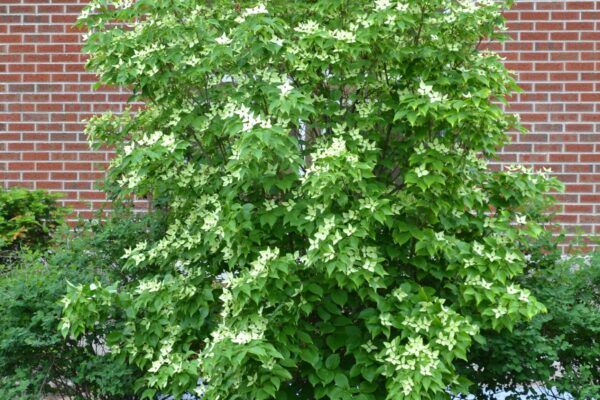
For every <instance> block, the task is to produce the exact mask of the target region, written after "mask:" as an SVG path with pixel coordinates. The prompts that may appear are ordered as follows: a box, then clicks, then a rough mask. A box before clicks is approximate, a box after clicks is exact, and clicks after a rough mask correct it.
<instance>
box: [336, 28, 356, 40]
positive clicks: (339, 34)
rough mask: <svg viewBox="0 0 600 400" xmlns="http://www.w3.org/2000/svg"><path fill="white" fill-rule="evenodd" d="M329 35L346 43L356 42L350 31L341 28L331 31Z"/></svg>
mask: <svg viewBox="0 0 600 400" xmlns="http://www.w3.org/2000/svg"><path fill="white" fill-rule="evenodd" d="M331 36H332V37H333V38H334V39H337V40H339V41H341V42H346V43H355V42H356V35H355V34H354V33H353V32H350V31H343V30H339V29H336V30H334V31H333V32H331Z"/></svg>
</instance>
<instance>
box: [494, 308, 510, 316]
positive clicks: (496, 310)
mask: <svg viewBox="0 0 600 400" xmlns="http://www.w3.org/2000/svg"><path fill="white" fill-rule="evenodd" d="M492 311H493V312H494V317H496V318H500V317H502V316H503V315H506V314H507V313H508V310H507V309H506V307H503V306H498V307H496V308H494V309H493V310H492Z"/></svg>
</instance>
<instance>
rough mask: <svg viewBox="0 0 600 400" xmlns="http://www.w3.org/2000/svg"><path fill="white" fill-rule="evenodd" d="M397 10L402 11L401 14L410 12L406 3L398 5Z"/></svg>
mask: <svg viewBox="0 0 600 400" xmlns="http://www.w3.org/2000/svg"><path fill="white" fill-rule="evenodd" d="M396 10H398V11H400V12H405V11H407V10H408V4H406V3H402V2H400V3H398V5H397V6H396Z"/></svg>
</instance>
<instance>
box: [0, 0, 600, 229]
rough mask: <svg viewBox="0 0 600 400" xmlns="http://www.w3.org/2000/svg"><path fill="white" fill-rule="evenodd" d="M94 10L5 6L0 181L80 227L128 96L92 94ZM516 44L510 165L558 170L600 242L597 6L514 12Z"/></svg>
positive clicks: (578, 214)
mask: <svg viewBox="0 0 600 400" xmlns="http://www.w3.org/2000/svg"><path fill="white" fill-rule="evenodd" d="M85 2H86V0H0V182H2V185H3V186H5V187H8V186H13V185H19V186H27V187H30V188H43V189H49V190H52V191H60V192H63V193H65V196H66V197H65V203H66V204H67V205H69V206H71V207H73V208H74V210H75V211H76V212H77V213H79V214H80V215H82V216H86V215H88V214H89V213H90V211H91V210H92V209H94V208H98V207H99V206H100V205H101V203H102V200H103V195H102V193H99V192H97V191H96V190H94V182H95V181H96V180H97V179H98V178H100V177H101V176H102V172H99V171H101V168H103V167H105V166H106V164H107V162H108V157H109V154H108V153H107V152H91V151H89V148H88V144H87V142H86V139H85V137H84V135H83V134H82V133H81V132H82V128H83V124H82V121H83V120H84V119H86V118H89V116H90V115H93V114H95V113H100V112H103V111H107V110H113V111H117V112H118V111H120V110H121V109H122V105H123V103H124V101H125V100H126V99H127V94H126V93H124V92H122V91H119V90H114V89H113V90H111V89H101V90H99V91H92V90H91V89H90V83H91V82H93V81H94V76H93V75H91V74H88V73H85V72H84V71H83V61H84V59H83V56H81V55H80V54H79V51H80V40H81V35H80V34H79V33H78V32H76V31H75V30H74V29H73V28H72V23H73V22H74V21H75V19H76V17H77V15H78V13H79V11H80V9H81V8H82V6H83V3H85ZM506 17H507V18H508V20H509V24H508V27H509V32H510V33H511V35H512V36H513V39H514V40H513V41H511V42H508V43H506V44H504V45H499V44H492V45H490V46H489V47H491V48H492V49H495V50H498V51H500V52H501V53H502V55H503V56H504V57H506V65H507V66H508V68H510V69H512V70H514V71H515V72H516V73H517V76H518V80H519V82H520V83H521V86H522V87H523V89H524V92H523V93H520V94H518V95H516V96H515V97H514V99H513V103H512V107H511V111H513V112H518V113H520V115H521V119H522V120H523V121H524V123H525V125H526V126H527V127H528V128H529V130H530V131H531V133H530V134H528V135H526V136H518V137H515V138H514V140H513V144H511V145H509V146H507V147H506V148H505V149H503V152H502V154H501V162H500V165H502V164H508V163H525V164H530V165H531V164H533V165H535V166H539V167H542V166H544V167H550V168H552V170H553V171H554V172H555V173H556V175H557V176H558V177H559V178H560V179H561V180H562V181H564V182H565V183H566V193H565V194H564V195H561V196H559V198H560V201H561V202H562V204H564V207H563V209H562V211H561V212H560V214H559V215H558V217H557V219H558V221H559V222H561V223H562V224H563V225H564V226H566V227H568V228H570V229H575V228H580V229H582V230H583V231H585V232H587V233H594V234H600V0H598V1H569V0H539V1H520V0H517V1H516V2H515V7H514V8H513V10H511V11H509V12H507V13H506Z"/></svg>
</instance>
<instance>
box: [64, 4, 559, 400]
mask: <svg viewBox="0 0 600 400" xmlns="http://www.w3.org/2000/svg"><path fill="white" fill-rule="evenodd" d="M507 4H508V2H503V1H494V0H482V1H479V2H475V1H471V0H405V1H392V0H375V1H373V0H357V1H349V0H309V1H307V0H302V1H299V0H298V1H295V0H291V1H290V0H285V1H284V0H271V1H268V2H264V3H263V2H255V1H239V2H231V1H228V0H227V1H226V0H215V1H207V2H201V1H197V0H139V1H135V2H129V1H107V0H92V1H91V2H90V4H89V6H88V7H87V8H86V9H85V11H84V13H83V15H82V18H81V24H82V25H84V26H86V27H87V28H89V31H90V34H89V38H88V41H87V44H86V47H85V48H86V51H87V52H89V53H90V59H89V67H90V68H91V69H92V70H94V71H95V72H96V73H97V74H98V76H99V77H100V81H99V83H100V84H108V85H123V86H127V87H131V88H132V89H133V91H134V97H133V98H134V99H136V100H141V101H144V102H145V107H144V109H143V110H140V111H139V112H137V113H136V114H135V115H132V114H125V115H120V116H116V115H112V114H105V115H102V116H98V117H96V118H94V119H93V120H91V121H90V123H89V125H88V127H87V130H86V132H87V133H88V134H89V135H90V138H91V139H92V140H93V141H95V142H97V143H98V144H102V145H114V147H115V149H116V157H115V158H114V160H113V163H112V166H111V169H110V172H109V176H108V180H109V185H107V187H109V188H110V189H111V190H112V191H113V195H115V196H116V197H119V196H120V197H129V196H131V195H132V194H134V195H138V196H144V195H150V196H151V197H152V198H161V199H164V204H165V207H164V209H165V211H166V212H167V222H168V228H167V229H166V232H165V233H164V235H162V236H161V237H160V238H159V239H158V240H149V239H146V238H145V237H140V239H139V241H138V242H137V244H135V245H134V246H132V247H131V248H129V249H127V251H126V252H125V254H124V266H123V274H124V278H123V279H122V280H121V281H120V282H115V283H114V284H112V285H99V284H94V285H85V284H82V285H78V286H75V287H74V288H72V289H71V290H70V291H69V293H68V294H67V296H66V298H65V306H66V307H65V310H64V319H63V322H62V329H63V332H64V334H65V335H67V336H69V335H72V336H75V337H79V336H80V335H83V334H85V332H87V331H88V330H89V329H92V328H93V327H94V326H96V324H97V323H98V321H100V324H104V323H106V322H107V321H111V320H113V319H114V318H115V317H114V315H121V316H125V322H124V323H123V325H120V326H118V327H115V329H113V330H112V332H111V333H110V334H109V335H108V336H107V343H108V345H110V347H111V349H112V351H113V352H115V353H117V354H119V356H120V357H122V359H123V360H126V361H127V362H129V363H130V364H133V365H135V366H136V367H137V368H139V369H140V370H141V371H143V376H142V377H141V379H139V380H138V382H137V388H138V390H139V392H140V393H141V394H142V397H144V398H152V397H153V396H155V395H156V394H157V393H166V394H173V395H175V396H176V397H180V396H182V394H183V393H185V392H186V391H195V392H196V393H197V394H200V395H203V396H205V398H206V399H208V400H216V399H253V400H254V399H256V400H261V399H268V398H276V399H282V400H285V399H311V400H312V399H357V400H382V399H414V400H417V399H419V400H427V399H436V400H437V399H445V398H448V397H449V396H450V395H449V392H459V391H462V392H466V391H467V390H468V387H469V380H468V379H466V376H465V375H464V374H460V373H459V372H458V370H457V368H456V366H457V363H458V360H462V359H466V358H467V352H468V349H469V348H470V347H471V346H472V344H473V342H475V341H477V340H480V339H481V336H480V335H479V332H480V331H481V330H487V329H497V330H500V329H504V328H511V327H513V326H514V325H515V324H516V323H518V322H520V321H523V320H526V319H528V318H531V317H533V316H535V315H537V314H539V313H540V312H542V311H544V306H543V305H542V304H540V303H539V302H538V301H537V300H536V299H535V298H534V297H533V296H532V295H531V293H530V291H529V290H527V289H525V288H523V287H521V286H519V284H518V280H517V278H518V277H519V276H521V275H522V274H523V269H524V267H525V266H526V260H525V256H524V253H523V251H522V245H523V244H524V243H528V242H531V241H532V240H534V239H535V238H536V237H538V236H539V235H540V234H541V232H542V231H543V228H542V226H541V225H540V223H539V222H540V219H539V218H538V217H539V213H540V210H544V209H545V207H546V206H547V205H548V204H549V199H548V197H546V196H545V195H544V193H547V192H548V191H550V190H553V189H556V188H558V187H559V186H560V185H559V184H558V183H557V182H556V181H554V180H551V179H548V178H547V177H546V175H545V174H544V173H543V171H533V170H531V169H526V168H522V167H514V168H510V169H507V170H503V171H490V170H489V169H488V167H487V164H486V161H485V160H486V159H488V158H490V157H494V155H495V152H496V149H497V148H499V147H501V146H502V145H503V144H505V143H506V141H507V136H506V132H507V130H509V129H512V128H516V129H520V124H519V121H518V120H517V118H515V117H514V116H513V115H508V114H505V113H504V112H503V111H502V109H501V107H500V106H499V105H498V103H501V102H503V101H505V100H506V98H507V96H509V95H510V94H511V93H512V92H513V91H514V90H517V86H516V84H515V82H514V79H513V77H512V76H511V74H510V73H509V72H508V71H507V70H506V69H505V68H504V66H503V64H502V60H501V59H500V58H499V57H498V56H497V55H496V54H493V53H491V52H487V51H481V50H480V49H479V47H478V45H477V44H478V42H479V41H480V40H481V38H484V37H485V38H491V39H498V40H502V38H503V35H502V34H501V33H498V32H501V30H502V28H503V19H502V15H501V11H502V10H503V9H504V7H505V6H506V5H507ZM128 276H134V277H135V279H130V278H128ZM115 313H116V314H115ZM199 378H201V379H202V381H203V382H204V383H205V384H204V385H202V386H201V387H196V386H197V382H198V380H199Z"/></svg>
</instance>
